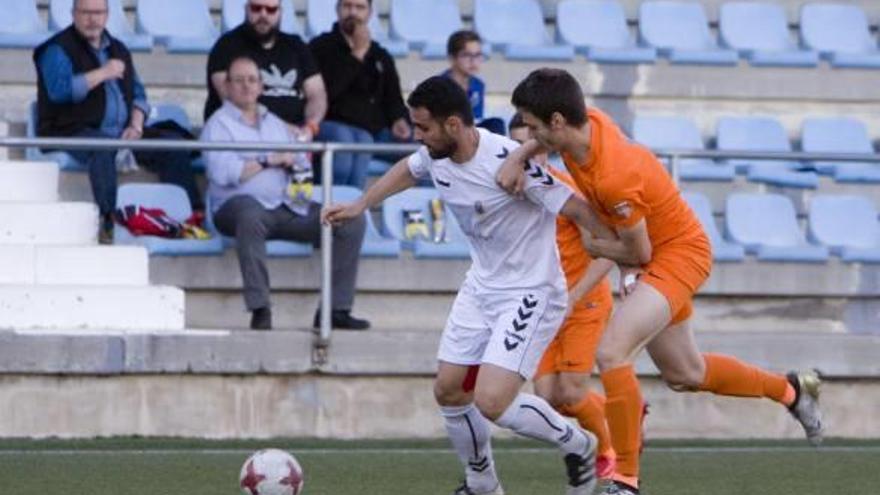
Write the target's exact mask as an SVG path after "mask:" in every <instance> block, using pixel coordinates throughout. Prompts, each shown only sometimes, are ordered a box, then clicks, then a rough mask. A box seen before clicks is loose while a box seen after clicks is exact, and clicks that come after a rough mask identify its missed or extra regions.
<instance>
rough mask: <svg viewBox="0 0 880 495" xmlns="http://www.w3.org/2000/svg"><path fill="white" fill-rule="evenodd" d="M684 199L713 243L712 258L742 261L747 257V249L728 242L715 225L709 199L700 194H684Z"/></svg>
mask: <svg viewBox="0 0 880 495" xmlns="http://www.w3.org/2000/svg"><path fill="white" fill-rule="evenodd" d="M681 195H682V197H683V198H684V200H685V201H687V203H688V205H690V207H691V209H692V210H694V213H696V215H697V218H699V219H700V223H701V224H703V229H704V230H705V231H706V235H708V236H709V242H711V243H712V257H713V258H714V259H715V261H742V260H744V259H745V257H746V251H745V249H744V248H743V247H742V246H740V245H738V244H733V243H730V242H727V241H725V240H724V238H723V237H721V233H720V232H718V227H717V226H716V225H715V217H714V216H713V215H712V205H710V204H709V198H707V197H706V196H705V195H704V194H701V193H698V192H683V193H682V194H681Z"/></svg>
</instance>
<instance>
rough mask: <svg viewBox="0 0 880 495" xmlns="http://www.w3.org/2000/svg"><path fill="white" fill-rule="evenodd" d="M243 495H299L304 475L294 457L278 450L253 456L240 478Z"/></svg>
mask: <svg viewBox="0 0 880 495" xmlns="http://www.w3.org/2000/svg"><path fill="white" fill-rule="evenodd" d="M238 481H239V486H240V487H241V493H242V494H243V495H299V494H300V493H302V489H303V472H302V467H300V465H299V462H297V460H296V458H294V457H293V456H292V455H290V454H288V453H287V452H284V451H283V450H278V449H264V450H259V451H257V452H254V454H253V455H251V456H250V457H248V459H247V460H246V461H244V466H242V467H241V473H240V474H239V476H238Z"/></svg>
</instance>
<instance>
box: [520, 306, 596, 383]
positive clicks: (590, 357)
mask: <svg viewBox="0 0 880 495" xmlns="http://www.w3.org/2000/svg"><path fill="white" fill-rule="evenodd" d="M612 308H613V303H612V300H611V297H608V298H606V299H605V301H601V302H597V303H594V305H593V306H592V307H581V308H578V309H575V310H574V311H572V313H571V314H570V315H568V318H566V319H565V321H564V322H563V323H562V327H560V328H559V332H557V333H556V337H555V338H554V339H553V340H552V341H551V342H550V345H549V346H547V350H546V351H544V356H543V357H542V358H541V363H540V364H538V371H537V372H536V373H535V377H534V379H535V380H537V379H538V378H539V377H541V376H544V375H547V374H551V373H590V372H592V371H593V365H594V363H595V361H596V349H597V348H598V347H599V340H600V339H601V338H602V333H603V332H604V331H605V326H606V325H607V323H608V319H609V318H611V309H612Z"/></svg>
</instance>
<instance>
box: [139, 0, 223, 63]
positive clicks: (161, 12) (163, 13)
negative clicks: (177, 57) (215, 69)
mask: <svg viewBox="0 0 880 495" xmlns="http://www.w3.org/2000/svg"><path fill="white" fill-rule="evenodd" d="M137 29H138V32H141V33H148V34H151V35H153V37H155V38H156V41H158V42H159V43H160V44H162V45H164V46H165V49H166V50H167V51H168V52H169V53H208V52H209V51H211V47H212V46H214V42H215V41H216V40H217V37H218V36H219V33H218V32H217V27H216V26H215V25H214V21H213V20H212V19H211V13H210V11H209V10H208V4H207V3H206V0H187V1H185V2H181V1H180V0H148V1H146V2H138V4H137Z"/></svg>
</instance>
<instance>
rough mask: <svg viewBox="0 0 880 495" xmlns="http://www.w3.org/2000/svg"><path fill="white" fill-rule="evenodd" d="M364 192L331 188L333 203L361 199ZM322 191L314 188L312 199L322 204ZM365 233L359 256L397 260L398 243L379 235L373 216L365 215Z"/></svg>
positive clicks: (338, 187)
mask: <svg viewBox="0 0 880 495" xmlns="http://www.w3.org/2000/svg"><path fill="white" fill-rule="evenodd" d="M363 193H364V192H363V191H362V190H360V189H358V188H356V187H352V186H333V202H341V201H345V202H348V201H354V200H356V199H357V198H359V197H361V195H362V194H363ZM322 194H323V189H322V188H321V186H315V189H314V193H313V194H312V199H313V200H314V201H317V202H318V203H323V199H324V197H323V195H322ZM366 217H367V231H366V233H365V234H364V244H363V245H362V246H361V255H362V256H367V257H372V258H397V257H398V256H399V255H400V242H399V241H398V240H397V239H394V238H391V237H385V236H383V235H382V234H380V233H379V230H378V229H377V228H376V224H375V223H373V215H372V213H370V212H369V211H368V212H367V213H366Z"/></svg>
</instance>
